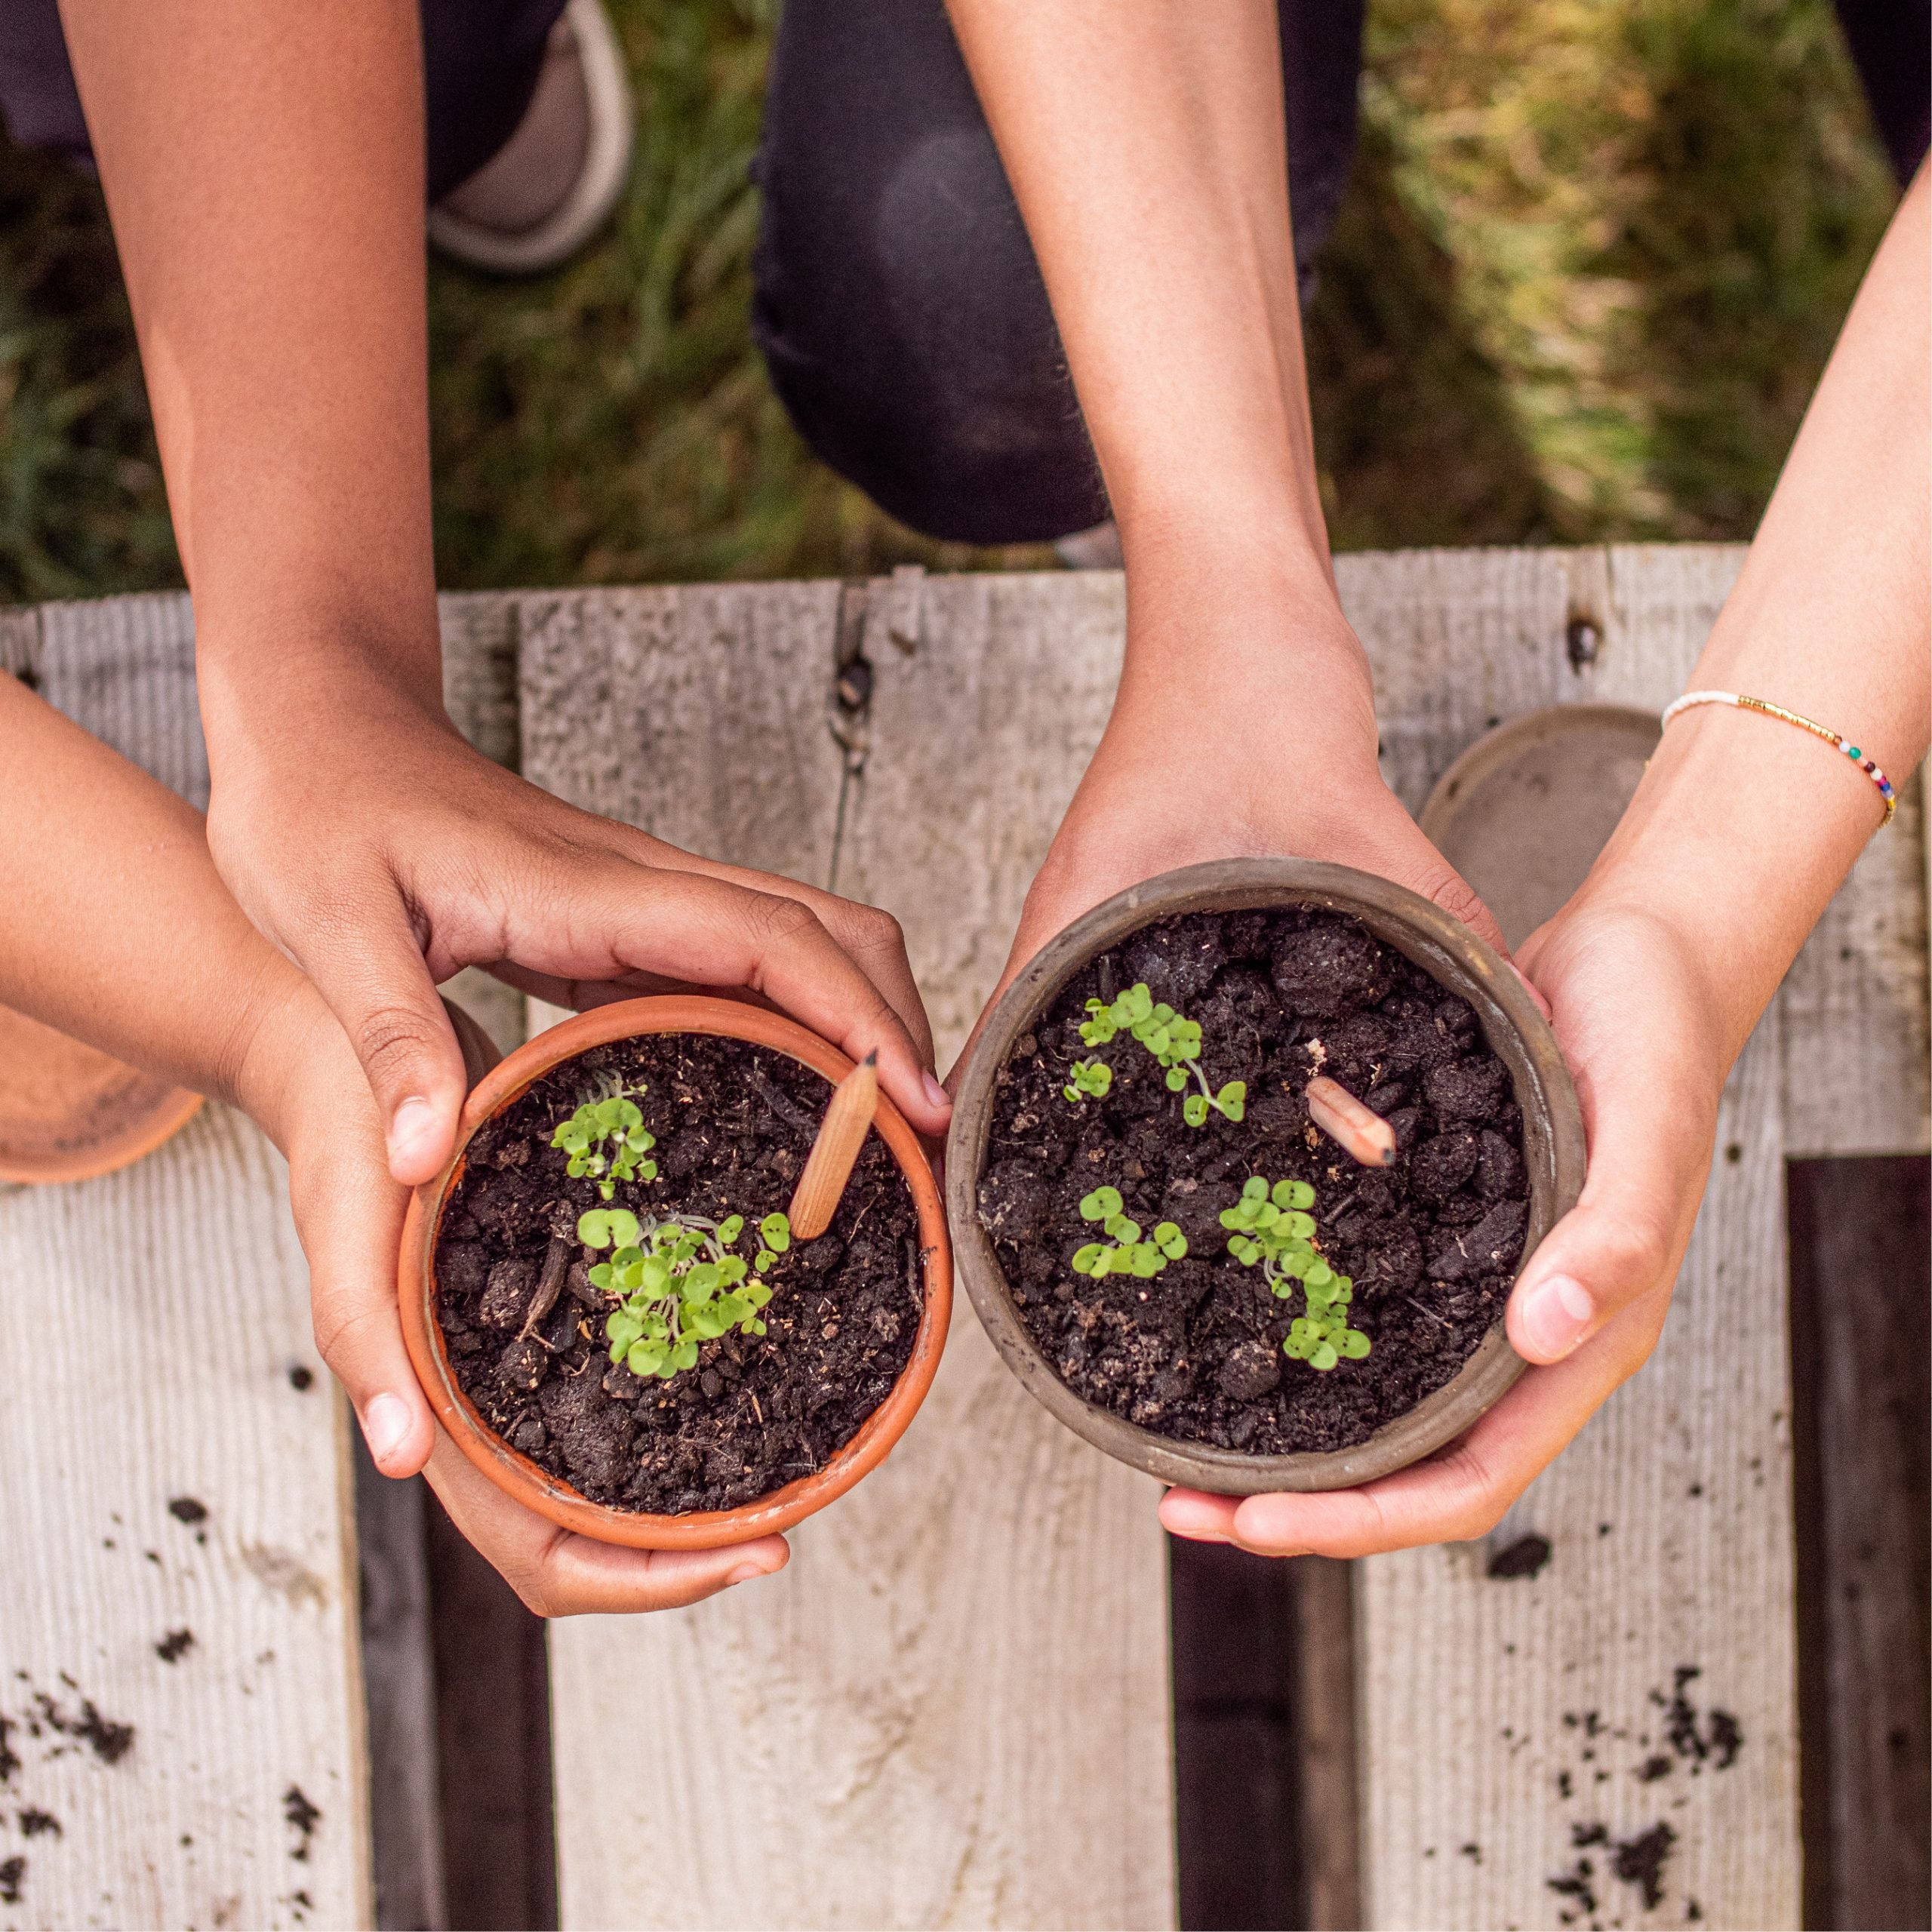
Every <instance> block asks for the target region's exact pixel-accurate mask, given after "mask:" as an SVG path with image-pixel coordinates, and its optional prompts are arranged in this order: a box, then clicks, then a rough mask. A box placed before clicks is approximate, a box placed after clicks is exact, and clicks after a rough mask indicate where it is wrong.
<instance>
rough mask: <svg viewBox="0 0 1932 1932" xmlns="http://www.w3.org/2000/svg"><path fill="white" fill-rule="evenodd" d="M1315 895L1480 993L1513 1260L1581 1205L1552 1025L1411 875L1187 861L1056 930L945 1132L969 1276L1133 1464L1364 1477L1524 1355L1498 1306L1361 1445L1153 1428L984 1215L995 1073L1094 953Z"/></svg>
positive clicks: (1055, 1384)
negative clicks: (1524, 1182)
mask: <svg viewBox="0 0 1932 1932" xmlns="http://www.w3.org/2000/svg"><path fill="white" fill-rule="evenodd" d="M1283 906H1317V907H1320V908H1322V909H1326V910H1329V911H1333V912H1343V913H1346V914H1348V915H1350V916H1352V917H1353V918H1358V919H1360V920H1361V922H1362V924H1364V925H1365V926H1366V927H1367V928H1368V929H1369V930H1370V931H1371V932H1373V933H1374V934H1375V936H1376V937H1377V938H1378V939H1380V940H1383V942H1384V943H1386V944H1388V945H1390V946H1394V947H1395V949H1396V950H1397V951H1398V952H1401V953H1402V954H1404V955H1405V956H1406V957H1407V958H1409V959H1411V960H1412V961H1414V963H1415V964H1417V965H1418V966H1420V967H1421V968H1423V970H1424V971H1426V972H1427V973H1429V974H1430V975H1431V977H1433V978H1434V979H1435V980H1437V981H1438V983H1441V984H1442V985H1443V986H1446V987H1447V989H1448V990H1449V991H1450V992H1454V993H1456V994H1457V995H1460V997H1461V998H1463V999H1466V1000H1467V1001H1469V1004H1470V1006H1471V1008H1472V1009H1473V1010H1474V1011H1475V1015H1476V1020H1477V1024H1478V1026H1480V1027H1481V1029H1482V1032H1483V1035H1484V1038H1485V1039H1486V1040H1487V1041H1488V1043H1489V1044H1490V1046H1491V1049H1492V1050H1493V1051H1494V1052H1495V1053H1496V1054H1497V1055H1498V1057H1500V1058H1501V1060H1503V1063H1504V1065H1505V1066H1506V1068H1507V1069H1508V1070H1509V1077H1510V1081H1511V1084H1512V1088H1513V1089H1514V1091H1515V1098H1516V1100H1517V1102H1518V1105H1519V1106H1521V1109H1522V1112H1523V1126H1524V1134H1523V1139H1524V1148H1523V1152H1524V1165H1525V1167H1526V1168H1527V1170H1528V1174H1529V1180H1530V1189H1531V1197H1530V1218H1529V1225H1528V1227H1527V1231H1526V1232H1525V1234H1524V1243H1523V1252H1522V1254H1521V1257H1520V1259H1519V1260H1518V1263H1517V1271H1516V1272H1517V1273H1518V1275H1520V1274H1521V1270H1522V1268H1523V1266H1524V1263H1527V1261H1528V1260H1529V1257H1531V1254H1534V1252H1535V1251H1536V1247H1537V1244H1538V1243H1539V1242H1540V1241H1541V1240H1542V1239H1543V1237H1544V1236H1545V1235H1547V1234H1548V1233H1549V1230H1550V1229H1552V1227H1554V1226H1555V1224H1556V1223H1557V1222H1558V1220H1561V1218H1562V1217H1563V1216H1564V1214H1567V1212H1568V1211H1570V1209H1571V1207H1574V1205H1575V1204H1576V1201H1577V1196H1578V1195H1579V1194H1580V1193H1581V1192H1582V1190H1583V1174H1584V1168H1585V1165H1586V1146H1585V1139H1584V1133H1583V1113H1582V1110H1581V1109H1580V1106H1578V1104H1577V1093H1576V1088H1575V1087H1574V1084H1573V1083H1572V1082H1571V1078H1570V1074H1569V1070H1568V1069H1567V1067H1566V1066H1564V1062H1563V1055H1562V1052H1561V1048H1559V1047H1558V1044H1557V1041H1556V1035H1555V1032H1554V1031H1553V1030H1552V1028H1551V1026H1550V1024H1549V1021H1548V1020H1546V1019H1545V1018H1544V1017H1543V1013H1542V1011H1541V1009H1540V1008H1539V1007H1538V1006H1537V1003H1536V1001H1535V1000H1534V998H1532V997H1531V995H1530V992H1529V991H1528V989H1527V988H1526V987H1525V986H1524V984H1523V983H1522V981H1521V980H1520V979H1519V978H1518V977H1517V975H1516V974H1515V971H1514V970H1513V969H1512V968H1511V967H1510V966H1509V964H1508V963H1507V962H1506V961H1505V960H1504V959H1503V958H1502V957H1501V955H1500V954H1498V953H1497V952H1496V951H1495V950H1494V948H1493V947H1491V946H1489V945H1488V944H1487V943H1486V942H1485V941H1484V940H1481V939H1480V938H1478V937H1477V935H1476V934H1475V933H1474V932H1472V931H1471V930H1470V929H1469V928H1468V927H1467V926H1466V925H1464V924H1463V923H1462V921H1460V920H1459V919H1457V918H1454V917H1453V916H1452V915H1451V914H1449V913H1447V912H1444V910H1443V909H1441V907H1440V906H1437V905H1435V904H1433V903H1432V902H1430V901H1429V900H1426V899H1424V898H1423V897H1420V894H1416V893H1414V892H1411V891H1409V890H1408V889H1407V888H1406V887H1404V886H1400V885H1397V884H1395V883H1394V882H1393V881H1390V880H1388V879H1385V878H1379V877H1377V876H1376V875H1374V874H1373V873H1370V872H1358V871H1356V870H1355V869H1354V868H1353V867H1352V866H1339V865H1332V864H1329V863H1326V862H1324V861H1321V860H1312V859H1284V858H1249V859H1223V860H1214V861H1213V862H1211V863H1207V864H1204V865H1197V866H1183V867H1182V868H1180V869H1178V870H1176V871H1174V872H1164V873H1162V874H1161V875H1159V876H1158V878H1151V879H1149V880H1146V881H1144V882H1143V884H1139V885H1136V886H1131V887H1130V888H1128V890H1127V891H1124V892H1122V893H1120V894H1116V895H1115V897H1113V898H1112V899H1109V900H1106V901H1105V902H1104V903H1102V904H1100V905H1099V906H1095V907H1094V909H1093V910H1092V911H1091V912H1087V913H1085V914H1083V915H1081V917H1080V918H1078V919H1076V920H1075V921H1074V922H1073V923H1072V924H1071V925H1069V927H1067V928H1066V929H1065V931H1063V932H1061V933H1060V934H1057V935H1056V937H1054V938H1053V939H1051V940H1049V941H1048V943H1047V944H1046V945H1045V946H1043V947H1042V948H1041V950H1040V951H1039V952H1038V953H1037V954H1036V955H1035V956H1034V958H1032V960H1031V961H1029V963H1028V964H1027V965H1026V967H1025V968H1023V971H1021V972H1020V974H1019V976H1018V977H1017V978H1016V979H1015V980H1014V982H1013V983H1012V984H1011V986H1008V989H1006V991H1005V992H1004V994H1002V995H1001V998H1000V999H999V1001H998V1004H997V1005H996V1006H995V1008H994V1009H993V1011H992V1014H990V1015H989V1017H988V1018H987V1020H986V1025H985V1026H984V1028H983V1029H982V1030H981V1032H980V1037H979V1038H978V1040H977V1041H976V1043H975V1044H974V1048H973V1051H972V1054H971V1056H970V1057H969V1058H968V1062H967V1064H966V1066H965V1068H964V1070H963V1072H962V1073H961V1078H960V1081H959V1085H958V1094H957V1096H956V1097H955V1103H954V1112H953V1119H952V1130H951V1131H950V1133H949V1135H948V1137H947V1140H946V1208H947V1214H948V1218H949V1220H950V1222H951V1223H952V1238H953V1251H954V1254H955V1259H956V1266H957V1268H958V1274H959V1278H960V1280H961V1282H962V1283H963V1284H964V1287H965V1290H966V1292H967V1294H968V1297H970V1298H971V1301H972V1303H973V1306H974V1310H975V1311H976V1312H977V1314H978V1315H979V1317H980V1322H981V1324H983V1327H985V1329H986V1333H987V1334H988V1335H989V1337H991V1339H992V1343H993V1346H995V1348H996V1349H998V1351H999V1353H1000V1355H1001V1358H1002V1359H1003V1360H1004V1361H1005V1363H1006V1364H1007V1366H1008V1367H1009V1368H1010V1369H1011V1370H1012V1371H1013V1372H1014V1374H1015V1375H1016V1376H1017V1377H1018V1378H1019V1379H1020V1382H1021V1383H1022V1384H1023V1385H1024V1386H1025V1387H1026V1389H1027V1390H1028V1392H1029V1393H1030V1394H1032V1395H1033V1396H1034V1397H1035V1399H1037V1400H1038V1401H1039V1402H1040V1403H1041V1404H1042V1405H1043V1406H1044V1407H1045V1408H1046V1409H1047V1410H1048V1411H1049V1412H1050V1413H1051V1414H1053V1415H1054V1417H1056V1418H1057V1420H1060V1422H1062V1423H1065V1424H1066V1426H1067V1427H1068V1428H1069V1429H1072V1431H1073V1432H1075V1434H1076V1435H1079V1436H1081V1438H1084V1440H1085V1441H1088V1442H1091V1444H1094V1447H1096V1448H1098V1449H1101V1450H1103V1451H1106V1454H1109V1455H1110V1456H1112V1457H1115V1459H1116V1460H1118V1461H1120V1462H1123V1463H1127V1464H1128V1465H1129V1466H1131V1467H1132V1468H1134V1469H1140V1470H1142V1471H1143V1472H1146V1474H1148V1475H1152V1476H1155V1477H1158V1478H1159V1479H1160V1480H1161V1481H1163V1482H1166V1483H1175V1484H1181V1485H1183V1486H1184V1487H1188V1488H1190V1489H1199V1490H1205V1491H1211V1492H1214V1493H1217V1494H1223V1495H1231V1496H1251V1495H1256V1494H1262V1493H1263V1492H1267V1491H1280V1490H1289V1491H1319V1490H1333V1489H1346V1488H1352V1487H1355V1485H1356V1484H1360V1483H1364V1482H1371V1481H1374V1480H1376V1479H1377V1478H1379V1477H1382V1476H1385V1475H1392V1473H1393V1472H1395V1471H1396V1470H1397V1469H1404V1468H1406V1467H1407V1466H1408V1465H1409V1464H1411V1463H1415V1462H1419V1461H1420V1460H1422V1459H1423V1457H1426V1456H1429V1455H1432V1454H1434V1453H1435V1451H1438V1450H1439V1449H1441V1448H1442V1447H1444V1445H1445V1444H1448V1443H1451V1442H1452V1441H1454V1440H1455V1439H1456V1438H1457V1437H1458V1436H1460V1435H1462V1434H1463V1432H1465V1431H1466V1430H1467V1429H1469V1427H1470V1426H1471V1425H1472V1424H1473V1423H1475V1420H1477V1418H1478V1417H1479V1416H1481V1414H1483V1413H1484V1411H1485V1410H1487V1409H1488V1408H1490V1407H1492V1406H1493V1405H1494V1404H1495V1403H1496V1402H1497V1401H1498V1400H1499V1399H1500V1398H1501V1397H1502V1396H1503V1395H1504V1394H1505V1393H1506V1392H1507V1390H1508V1389H1509V1387H1510V1386H1511V1385H1512V1383H1514V1382H1515V1380H1516V1378H1517V1377H1518V1376H1519V1375H1520V1374H1521V1373H1522V1372H1523V1370H1524V1367H1526V1366H1527V1364H1525V1363H1524V1361H1523V1359H1522V1358H1521V1356H1519V1355H1518V1354H1517V1353H1516V1352H1515V1349H1513V1348H1512V1347H1511V1346H1510V1345H1509V1338H1508V1337H1507V1335H1506V1334H1505V1332H1504V1329H1503V1321H1502V1318H1500V1316H1499V1317H1498V1318H1497V1321H1496V1322H1495V1324H1494V1326H1493V1327H1491V1329H1490V1331H1489V1333H1488V1334H1487V1335H1485V1336H1484V1338H1483V1340H1481V1342H1480V1343H1478V1344H1477V1346H1476V1348H1475V1352H1474V1353H1473V1354H1472V1355H1470V1357H1469V1360H1468V1361H1466V1362H1465V1363H1464V1364H1463V1366H1462V1367H1461V1368H1460V1370H1459V1371H1457V1373H1456V1374H1455V1375H1454V1376H1453V1377H1451V1379H1450V1380H1449V1381H1447V1383H1444V1385H1443V1386H1441V1388H1440V1389H1437V1390H1435V1392H1433V1393H1432V1394H1431V1395H1426V1396H1425V1397H1424V1398H1423V1400H1422V1401H1420V1402H1419V1403H1417V1404H1416V1406H1415V1407H1414V1408H1412V1409H1410V1410H1408V1411H1405V1412H1404V1414H1401V1415H1400V1416H1398V1417H1394V1418H1393V1419H1392V1420H1390V1421H1389V1422H1388V1423H1384V1424H1383V1426H1382V1427H1381V1428H1380V1429H1378V1430H1377V1431H1376V1432H1375V1433H1374V1435H1371V1437H1370V1438H1368V1439H1367V1441H1365V1442H1362V1443H1359V1444H1356V1445H1355V1447H1352V1448H1349V1449H1340V1450H1330V1451H1308V1452H1303V1453H1299V1454H1292V1455H1282V1456H1251V1455H1247V1454H1243V1453H1242V1452H1241V1451H1238V1450H1231V1449H1221V1448H1217V1447H1213V1446H1212V1445H1211V1444H1206V1443H1191V1442H1187V1441H1182V1440H1180V1439H1178V1438H1172V1437H1169V1436H1165V1435H1157V1434H1156V1433H1155V1432H1154V1431H1152V1429H1143V1428H1141V1427H1140V1426H1139V1425H1138V1424H1137V1423H1131V1422H1129V1421H1128V1420H1126V1419H1125V1418H1124V1417H1121V1416H1118V1415H1115V1414H1113V1413H1112V1411H1109V1410H1106V1409H1103V1408H1100V1407H1098V1406H1097V1405H1096V1404H1093V1403H1091V1402H1089V1401H1087V1400H1086V1399H1085V1398H1084V1397H1082V1396H1081V1395H1076V1394H1075V1392H1074V1391H1073V1390H1072V1389H1069V1387H1068V1386H1067V1385H1066V1383H1064V1382H1063V1381H1062V1380H1060V1376H1059V1375H1058V1374H1057V1372H1056V1371H1055V1370H1054V1367H1053V1364H1051V1362H1050V1361H1048V1359H1047V1358H1046V1356H1045V1355H1044V1354H1043V1353H1042V1352H1041V1350H1040V1349H1039V1347H1038V1344H1037V1343H1035V1341H1034V1340H1033V1338H1032V1336H1031V1334H1029V1333H1028V1331H1027V1329H1026V1324H1024V1322H1023V1321H1021V1319H1020V1314H1019V1311H1018V1309H1017V1306H1015V1304H1014V1300H1013V1298H1012V1294H1011V1290H1010V1288H1009V1287H1008V1283H1007V1280H1006V1277H1005V1275H1004V1272H1003V1271H1002V1270H1001V1267H1000V1265H999V1262H998V1257H996V1255H995V1253H994V1251H993V1245H992V1241H991V1239H990V1238H989V1236H988V1235H987V1233H986V1229H985V1228H984V1227H983V1225H982V1224H981V1222H980V1215H979V1203H978V1192H979V1182H980V1170H981V1168H982V1165H983V1162H984V1160H985V1157H986V1142H987V1138H988V1136H989V1133H990V1131H991V1128H992V1112H993V1102H994V1098H995V1093H996V1091H997V1090H996V1087H995V1080H996V1077H997V1075H998V1072H999V1070H1000V1069H1001V1067H1003V1066H1004V1065H1005V1063H1006V1060H1007V1057H1008V1054H1009V1053H1010V1052H1011V1050H1012V1047H1013V1043H1014V1041H1015V1040H1017V1038H1019V1037H1020V1035H1021V1034H1022V1033H1023V1032H1026V1031H1028V1030H1029V1029H1030V1028H1031V1027H1032V1025H1033V1023H1035V1021H1036V1020H1038V1018H1039V1017H1040V1016H1041V1014H1043V1013H1044V1011H1045V1010H1046V1009H1047V1008H1048V1007H1049V1006H1050V1005H1051V1004H1052V1002H1053V1001H1054V999H1055V998H1057V996H1058V995H1059V993H1060V989H1062V988H1063V986H1065V985H1066V983H1067V982H1068V981H1069V980H1070V979H1072V977H1073V976H1074V974H1075V973H1076V972H1078V971H1079V970H1080V969H1081V967H1083V966H1084V965H1085V964H1087V963H1088V961H1090V960H1091V958H1094V956H1095V955H1097V954H1098V953H1100V952H1105V951H1106V949H1108V948H1109V947H1110V946H1115V945H1118V943H1120V942H1121V940H1124V939H1125V938H1127V937H1128V936H1129V935H1130V934H1133V933H1134V932H1137V931H1139V930H1140V928H1142V927H1143V926H1146V925H1150V924H1153V923H1154V922H1155V921H1158V920H1161V919H1167V918H1174V917H1176V916H1177V915H1180V914H1183V913H1187V912H1236V911H1243V910H1250V909H1253V910H1264V911H1265V910H1271V909H1276V908H1279V907H1283Z"/></svg>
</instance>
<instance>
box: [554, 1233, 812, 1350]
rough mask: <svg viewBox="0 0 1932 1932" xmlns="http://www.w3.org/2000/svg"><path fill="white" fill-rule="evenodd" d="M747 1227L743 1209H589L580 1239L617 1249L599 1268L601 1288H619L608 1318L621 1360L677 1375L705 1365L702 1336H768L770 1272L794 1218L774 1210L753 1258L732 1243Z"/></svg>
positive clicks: (595, 1270) (595, 1282)
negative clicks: (645, 1213)
mask: <svg viewBox="0 0 1932 1932" xmlns="http://www.w3.org/2000/svg"><path fill="white" fill-rule="evenodd" d="M744 1232H745V1217H743V1215H742V1214H731V1215H728V1216H727V1217H725V1218H724V1220H722V1221H711V1220H706V1219H705V1218H704V1217H703V1216H702V1215H700V1214H666V1215H663V1216H661V1217H653V1218H651V1219H648V1220H643V1221H640V1220H638V1217H636V1216H635V1214H632V1213H631V1212H630V1211H629V1209H627V1208H623V1207H593V1208H592V1209H591V1211H589V1214H584V1215H582V1216H580V1217H579V1219H578V1221H577V1239H578V1240H579V1241H582V1242H583V1244H584V1246H585V1247H587V1248H589V1250H590V1251H592V1253H593V1254H602V1253H603V1252H604V1251H605V1250H606V1249H608V1250H610V1251H611V1254H610V1259H609V1260H605V1261H599V1262H598V1263H595V1265H594V1266H592V1268H591V1269H589V1276H590V1283H591V1286H592V1287H596V1288H601V1289H602V1290H603V1291H604V1292H605V1294H608V1295H614V1296H615V1297H617V1306H616V1307H615V1308H614V1309H612V1310H611V1313H610V1315H609V1316H608V1318H606V1320H605V1324H604V1331H605V1336H606V1337H607V1338H608V1340H609V1342H610V1344H611V1360H612V1361H614V1362H622V1363H623V1364H625V1366H626V1367H628V1368H629V1370H630V1371H631V1373H632V1374H633V1375H636V1376H641V1377H651V1376H655V1377H657V1379H658V1380H660V1381H663V1382H668V1381H669V1380H671V1378H672V1377H673V1376H674V1375H676V1374H678V1373H679V1372H680V1371H681V1370H684V1369H688V1368H694V1367H697V1346H698V1344H699V1343H700V1342H705V1341H714V1340H716V1339H717V1338H718V1337H719V1336H721V1335H723V1334H728V1332H729V1331H731V1330H732V1329H734V1328H735V1329H737V1331H739V1332H740V1334H746V1335H762V1334H764V1321H762V1320H761V1318H760V1317H759V1313H758V1311H759V1310H760V1309H762V1308H763V1307H764V1306H765V1304H766V1303H768V1302H769V1301H770V1300H771V1287H769V1286H768V1284H767V1283H766V1281H765V1280H764V1274H765V1271H766V1270H767V1269H769V1268H770V1267H771V1266H772V1265H773V1263H775V1262H776V1261H777V1259H778V1257H780V1255H781V1254H783V1253H784V1252H785V1251H786V1249H787V1248H789V1247H790V1246H791V1245H792V1224H791V1223H790V1222H789V1221H788V1220H786V1218H785V1217H784V1216H783V1214H768V1215H766V1217H764V1220H761V1222H759V1223H758V1226H757V1228H756V1229H755V1230H754V1232H755V1234H756V1235H757V1238H758V1251H757V1253H756V1254H755V1255H754V1256H753V1257H752V1260H750V1261H749V1262H747V1261H746V1260H745V1258H744V1257H743V1255H741V1254H734V1253H732V1249H733V1247H734V1246H735V1245H736V1244H737V1241H738V1239H739V1238H740V1236H741V1235H743V1233H744Z"/></svg>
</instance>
